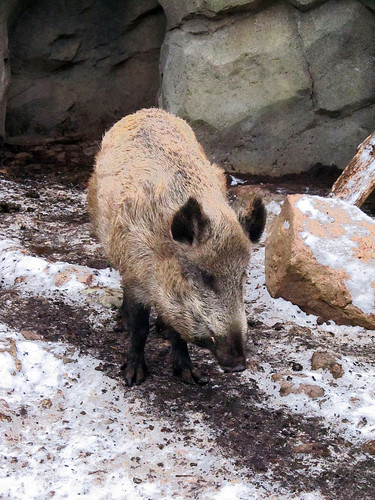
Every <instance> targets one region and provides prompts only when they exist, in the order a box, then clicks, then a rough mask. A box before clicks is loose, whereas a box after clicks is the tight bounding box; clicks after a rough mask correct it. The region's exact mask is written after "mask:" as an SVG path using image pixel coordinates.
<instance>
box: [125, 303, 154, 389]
mask: <svg viewBox="0 0 375 500" xmlns="http://www.w3.org/2000/svg"><path fill="white" fill-rule="evenodd" d="M124 304H125V300H124ZM124 304H123V311H124V312H125V310H126V320H127V324H128V328H129V331H130V334H131V347H130V352H129V355H128V359H127V362H126V363H125V364H124V365H123V366H122V370H124V372H125V381H126V385H128V386H129V387H131V386H132V385H133V384H141V383H142V382H143V381H144V379H145V377H146V372H147V370H146V363H145V353H144V349H145V344H146V340H147V336H148V331H149V316H150V309H148V308H145V307H143V306H142V305H141V304H134V303H131V302H127V303H126V306H125V305H124Z"/></svg>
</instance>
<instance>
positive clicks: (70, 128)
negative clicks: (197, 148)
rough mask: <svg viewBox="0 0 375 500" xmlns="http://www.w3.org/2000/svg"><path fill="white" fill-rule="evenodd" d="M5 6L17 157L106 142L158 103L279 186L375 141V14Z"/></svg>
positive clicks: (222, 152) (210, 147) (0, 125)
mask: <svg viewBox="0 0 375 500" xmlns="http://www.w3.org/2000/svg"><path fill="white" fill-rule="evenodd" d="M2 4H4V5H6V7H7V11H6V12H5V13H4V12H2V13H1V16H0V18H1V19H2V24H1V26H0V56H1V55H2V56H3V57H2V58H1V57H0V135H4V112H5V102H6V94H7V87H8V80H9V78H8V75H9V62H10V66H11V69H12V72H11V82H10V86H9V100H8V107H7V121H6V130H5V132H6V134H7V137H8V139H9V140H11V142H13V143H15V144H22V143H25V142H29V143H30V142H34V143H35V142H40V141H41V140H42V139H45V138H49V139H51V138H52V139H56V138H60V137H61V136H65V137H66V136H70V137H73V138H75V137H80V138H82V137H83V138H93V137H99V136H101V135H102V133H103V131H104V130H105V129H106V128H108V127H109V126H110V125H112V123H113V122H115V121H116V120H117V119H119V118H120V117H122V116H123V115H125V114H127V113H131V112H133V111H135V110H136V109H138V108H140V107H147V106H153V105H155V104H157V103H158V104H159V105H160V106H163V107H165V108H166V109H167V110H168V111H172V112H174V113H177V114H179V115H180V116H182V117H184V118H187V119H188V121H189V122H190V123H191V124H192V126H193V128H194V129H195V130H196V132H197V133H198V136H199V139H200V140H201V141H202V142H203V145H204V146H205V148H206V149H207V152H208V154H209V155H210V156H211V158H212V159H213V160H216V161H218V162H219V163H221V164H222V165H223V166H224V167H226V168H227V169H230V170H233V171H235V170H237V171H243V172H250V173H255V174H270V175H275V176H277V175H283V174H285V173H293V172H294V173H296V172H303V171H306V170H308V169H309V168H310V167H311V166H314V165H318V164H322V165H336V166H338V167H339V168H344V167H345V166H346V165H347V163H348V161H349V160H350V158H351V157H352V156H353V154H354V152H355V148H356V147H357V145H358V144H359V143H361V142H362V141H363V140H364V138H365V137H367V136H368V135H369V133H371V132H373V130H374V129H375V119H374V116H375V113H374V111H375V83H374V82H375V70H374V64H373V63H372V61H373V58H374V54H375V38H374V36H373V32H374V29H375V15H374V13H375V11H374V7H373V2H370V0H362V1H360V0H346V1H345V2H342V1H340V0H289V2H285V1H282V0H273V1H269V0H268V1H267V0H187V1H184V2H176V1H172V0H159V1H158V0H139V1H137V2H134V1H131V0H124V1H122V2H114V1H111V2H108V1H106V0H98V1H96V2H92V1H91V0H83V1H82V2H64V1H63V0H56V1H55V2H48V1H47V0H32V1H31V0H7V2H3V3H2ZM16 5H18V9H17V14H16V15H15V14H14V12H15V6H16ZM6 21H7V22H6ZM166 30H167V32H166ZM8 32H9V41H8V40H7V38H8ZM163 40H164V42H163ZM162 43H163V45H162ZM7 45H8V46H9V49H10V57H9V62H8V63H6V64H7V65H8V66H7V68H6V70H4V68H3V67H2V66H4V59H7V57H6V56H5V57H4V54H6V50H7V49H6V47H7ZM161 45H162V52H161V53H160V47H161Z"/></svg>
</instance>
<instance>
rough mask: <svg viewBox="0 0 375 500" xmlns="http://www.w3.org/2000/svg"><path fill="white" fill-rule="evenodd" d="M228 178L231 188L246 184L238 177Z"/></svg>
mask: <svg viewBox="0 0 375 500" xmlns="http://www.w3.org/2000/svg"><path fill="white" fill-rule="evenodd" d="M230 178H231V181H230V185H231V186H237V185H238V184H245V182H246V181H244V180H242V179H239V178H238V177H234V175H231V176H230Z"/></svg>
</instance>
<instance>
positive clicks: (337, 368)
mask: <svg viewBox="0 0 375 500" xmlns="http://www.w3.org/2000/svg"><path fill="white" fill-rule="evenodd" d="M311 368H312V369H313V370H319V369H320V368H321V369H322V370H329V371H330V372H331V374H332V376H333V378H340V377H342V376H343V375H344V369H343V367H342V365H340V363H338V362H337V360H336V358H335V356H334V355H333V354H331V353H329V352H323V351H316V352H314V354H313V355H312V358H311Z"/></svg>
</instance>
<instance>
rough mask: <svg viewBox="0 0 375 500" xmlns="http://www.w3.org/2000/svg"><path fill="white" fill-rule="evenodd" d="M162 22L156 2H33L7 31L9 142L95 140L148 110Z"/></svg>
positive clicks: (155, 80)
mask: <svg viewBox="0 0 375 500" xmlns="http://www.w3.org/2000/svg"><path fill="white" fill-rule="evenodd" d="M165 22H166V21H165V16H164V13H163V9H162V8H161V6H160V5H159V3H158V2H157V1H156V0H137V1H134V0H122V1H116V0H82V1H79V2H76V1H75V0H54V1H53V2H51V1H50V0H33V1H31V2H30V3H29V5H28V6H27V7H26V8H25V9H24V10H23V12H22V13H21V15H20V16H19V17H18V18H17V19H16V21H15V22H14V23H13V24H12V26H11V27H10V29H9V51H10V55H11V67H12V83H11V86H10V89H9V99H8V110H7V121H6V129H7V135H8V137H10V138H12V140H13V142H17V141H18V142H22V141H26V142H30V141H32V142H37V141H38V140H40V139H43V138H45V137H52V138H55V137H59V136H63V135H68V136H70V137H72V136H73V137H74V136H82V135H83V136H86V137H87V136H92V135H96V136H99V137H100V135H101V134H102V133H103V131H104V130H105V129H106V128H108V127H109V126H110V125H111V124H112V123H114V122H115V121H116V120H117V119H119V118H121V117H122V116H124V115H126V114H128V113H132V112H134V111H136V110H137V109H138V108H140V107H145V106H146V107H147V106H154V105H155V104H156V94H157V91H158V88H159V68H158V66H159V52H160V46H161V44H162V41H163V39H164V34H165Z"/></svg>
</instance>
